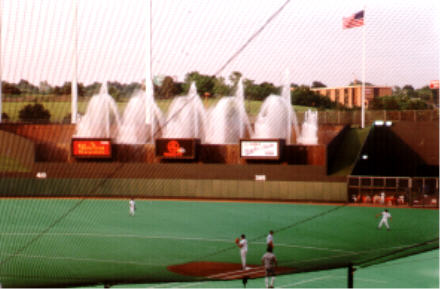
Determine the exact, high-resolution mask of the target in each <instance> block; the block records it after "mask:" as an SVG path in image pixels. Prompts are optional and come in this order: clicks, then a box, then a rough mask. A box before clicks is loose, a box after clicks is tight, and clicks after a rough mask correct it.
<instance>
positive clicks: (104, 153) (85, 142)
mask: <svg viewBox="0 0 440 289" xmlns="http://www.w3.org/2000/svg"><path fill="white" fill-rule="evenodd" d="M72 156H74V157H76V158H104V159H107V158H111V157H112V145H111V141H110V139H90V138H77V139H72Z"/></svg>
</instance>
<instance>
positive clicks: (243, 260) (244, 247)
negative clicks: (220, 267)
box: [237, 234, 248, 270]
mask: <svg viewBox="0 0 440 289" xmlns="http://www.w3.org/2000/svg"><path fill="white" fill-rule="evenodd" d="M237 246H238V247H239V248H240V256H241V266H242V267H243V270H246V269H247V267H246V254H247V251H248V242H247V240H246V236H245V235H244V234H242V235H241V240H240V242H238V244H237Z"/></svg>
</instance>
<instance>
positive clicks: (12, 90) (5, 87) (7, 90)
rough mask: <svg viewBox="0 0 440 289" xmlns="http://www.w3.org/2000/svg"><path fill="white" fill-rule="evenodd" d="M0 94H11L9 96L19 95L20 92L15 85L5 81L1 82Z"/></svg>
mask: <svg viewBox="0 0 440 289" xmlns="http://www.w3.org/2000/svg"><path fill="white" fill-rule="evenodd" d="M2 92H3V93H4V94H11V95H19V94H21V90H20V89H19V88H18V87H17V86H16V85H15V84H13V83H9V82H6V81H3V82H2Z"/></svg>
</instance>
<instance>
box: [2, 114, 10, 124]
mask: <svg viewBox="0 0 440 289" xmlns="http://www.w3.org/2000/svg"><path fill="white" fill-rule="evenodd" d="M9 119H10V118H9V115H8V114H7V113H6V112H2V121H4V122H8V121H9Z"/></svg>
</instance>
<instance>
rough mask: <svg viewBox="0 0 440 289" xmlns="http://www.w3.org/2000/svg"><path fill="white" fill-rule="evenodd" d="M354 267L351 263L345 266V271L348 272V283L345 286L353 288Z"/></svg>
mask: <svg viewBox="0 0 440 289" xmlns="http://www.w3.org/2000/svg"><path fill="white" fill-rule="evenodd" d="M354 271H355V269H354V267H353V264H350V265H348V267H347V273H348V276H347V277H348V278H347V279H348V283H347V288H353V277H354Z"/></svg>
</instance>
